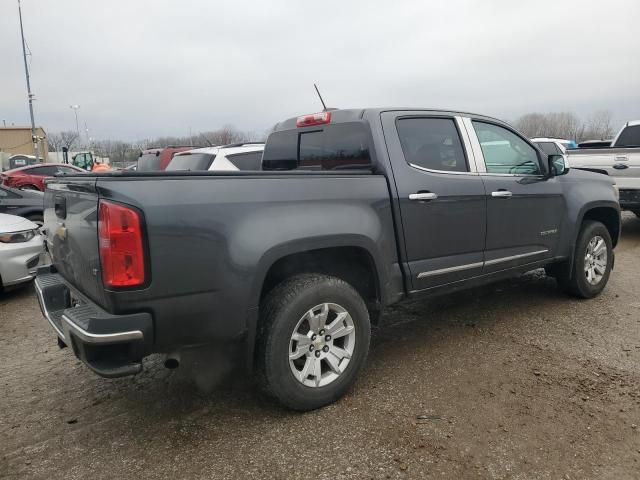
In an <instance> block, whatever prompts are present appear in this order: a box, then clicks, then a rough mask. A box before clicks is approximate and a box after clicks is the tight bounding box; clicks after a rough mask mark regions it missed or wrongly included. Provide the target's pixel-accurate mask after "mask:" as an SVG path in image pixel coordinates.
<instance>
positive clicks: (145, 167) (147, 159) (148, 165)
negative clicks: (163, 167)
mask: <svg viewBox="0 0 640 480" xmlns="http://www.w3.org/2000/svg"><path fill="white" fill-rule="evenodd" d="M136 170H137V171H138V172H155V171H157V170H160V155H156V154H155V153H145V154H144V155H140V158H138V168H137V169H136Z"/></svg>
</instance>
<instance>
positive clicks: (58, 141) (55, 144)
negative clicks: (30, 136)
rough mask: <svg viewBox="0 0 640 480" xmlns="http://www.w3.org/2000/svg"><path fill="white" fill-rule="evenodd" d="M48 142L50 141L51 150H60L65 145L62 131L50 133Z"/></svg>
mask: <svg viewBox="0 0 640 480" xmlns="http://www.w3.org/2000/svg"><path fill="white" fill-rule="evenodd" d="M47 142H48V143H49V151H50V152H60V151H62V147H63V146H64V141H63V140H62V134H61V133H49V134H48V135H47Z"/></svg>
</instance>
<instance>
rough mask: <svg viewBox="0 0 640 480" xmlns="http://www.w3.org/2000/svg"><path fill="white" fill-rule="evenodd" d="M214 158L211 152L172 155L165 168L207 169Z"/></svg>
mask: <svg viewBox="0 0 640 480" xmlns="http://www.w3.org/2000/svg"><path fill="white" fill-rule="evenodd" d="M214 158H216V156H215V155H214V154H211V153H183V154H180V155H176V156H175V157H173V160H171V163H169V165H168V166H167V170H209V167H210V166H211V163H212V162H213V159H214Z"/></svg>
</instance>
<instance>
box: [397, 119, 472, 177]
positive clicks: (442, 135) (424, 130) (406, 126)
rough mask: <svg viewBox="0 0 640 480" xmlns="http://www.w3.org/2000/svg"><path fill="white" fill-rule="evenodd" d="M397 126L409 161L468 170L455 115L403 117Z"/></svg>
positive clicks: (430, 165) (442, 169) (441, 167)
mask: <svg viewBox="0 0 640 480" xmlns="http://www.w3.org/2000/svg"><path fill="white" fill-rule="evenodd" d="M397 128H398V136H399V137H400V144H401V145H402V152H403V153H404V158H405V159H406V161H407V163H409V164H411V165H413V166H416V167H421V168H426V169H428V170H439V171H443V172H468V171H469V167H468V166H467V160H466V158H465V156H464V150H463V148H462V143H461V142H460V135H458V129H457V128H456V124H455V123H454V121H453V119H451V118H418V117H414V118H400V119H398V121H397Z"/></svg>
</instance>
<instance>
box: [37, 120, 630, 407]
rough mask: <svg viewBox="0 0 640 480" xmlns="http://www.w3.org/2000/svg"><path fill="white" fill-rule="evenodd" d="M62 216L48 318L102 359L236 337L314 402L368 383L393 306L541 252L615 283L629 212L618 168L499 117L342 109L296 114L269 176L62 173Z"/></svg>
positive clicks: (299, 401)
mask: <svg viewBox="0 0 640 480" xmlns="http://www.w3.org/2000/svg"><path fill="white" fill-rule="evenodd" d="M45 229H46V231H47V242H46V243H47V247H48V250H49V252H50V254H51V256H52V259H53V265H52V266H51V267H49V268H44V269H41V270H40V271H39V273H38V276H37V279H36V290H37V293H38V297H39V300H40V304H41V307H42V310H43V313H44V315H45V317H46V318H47V320H48V322H49V323H50V325H51V326H52V327H53V329H54V330H55V332H56V333H57V335H58V338H59V344H60V345H61V346H69V347H71V348H72V349H73V351H74V353H75V355H76V356H77V357H78V358H80V359H81V360H82V361H83V362H85V363H86V365H87V366H88V367H89V368H90V369H92V370H93V371H95V372H96V373H97V374H99V375H102V376H105V377H116V376H123V375H130V374H135V373H138V372H140V371H141V370H142V360H143V358H144V357H145V356H147V355H149V354H151V353H165V354H167V360H166V362H167V363H166V365H167V366H172V367H175V366H177V365H178V364H179V361H180V352H184V351H185V350H187V349H203V348H204V349H207V348H209V349H213V348H225V349H226V348H227V347H228V346H229V345H237V346H238V348H239V349H240V352H241V355H240V358H243V359H244V363H246V367H247V369H248V371H250V372H254V373H255V374H256V377H257V378H258V379H259V381H260V383H261V384H262V386H263V387H264V389H265V391H267V392H268V393H270V394H271V395H273V396H275V397H276V398H277V399H278V400H279V401H280V402H281V403H282V404H284V405H286V406H288V407H291V408H294V409H298V410H308V409H313V408H318V407H321V406H323V405H326V404H328V403H330V402H333V401H335V400H336V399H338V398H339V397H340V396H341V395H342V394H343V393H344V392H345V391H346V390H347V389H348V388H349V386H350V385H351V384H352V383H353V382H354V380H355V378H356V376H357V375H358V372H359V371H360V370H361V369H362V367H363V365H364V363H365V360H366V357H367V352H368V349H369V338H370V326H371V325H372V324H373V325H375V324H376V322H377V321H378V318H379V313H380V311H381V310H382V309H383V308H384V307H385V306H387V305H390V304H392V303H394V302H398V301H400V300H402V299H406V298H408V297H413V296H416V295H420V294H435V293H439V292H454V291H456V290H459V289H462V288H467V287H471V286H475V285H480V284H485V283H488V282H492V281H495V280H498V279H503V278H505V277H510V276H514V275H518V274H521V273H523V272H525V271H528V270H532V269H535V268H539V267H545V268H546V270H547V272H548V274H550V275H552V276H554V277H555V278H556V279H557V281H558V284H559V285H560V286H561V287H562V288H563V289H564V290H566V291H567V292H569V293H571V294H573V295H577V296H580V297H584V298H590V297H594V296H596V295H597V294H599V293H600V292H601V290H602V289H603V288H604V287H605V285H606V283H607V281H608V278H609V274H610V272H611V269H612V267H613V263H614V253H613V248H614V247H615V245H616V243H617V241H618V238H619V235H620V233H619V232H620V208H619V204H618V199H617V196H616V190H615V187H614V186H613V185H612V181H611V179H609V178H608V177H606V176H603V175H598V174H595V173H590V172H584V171H579V170H571V171H569V170H568V169H567V168H566V167H565V165H564V159H563V157H561V156H550V157H548V156H547V155H545V154H543V153H542V152H541V151H540V150H538V149H537V148H536V147H534V146H533V145H532V144H531V143H530V142H529V141H528V140H527V139H526V138H524V137H523V136H522V135H521V134H519V133H518V132H516V131H515V130H513V129H512V128H511V127H510V126H509V125H506V124H505V123H503V122H501V121H499V120H496V119H493V118H489V117H485V116H480V115H474V114H469V113H458V112H448V111H433V110H419V109H400V108H397V109H364V110H334V111H325V112H322V113H319V114H314V115H306V116H303V117H299V118H297V119H296V118H293V119H290V120H286V121H284V122H282V123H280V124H278V125H277V126H276V128H275V130H274V132H273V133H272V134H271V135H270V136H269V138H268V141H267V144H266V147H265V151H264V157H263V170H262V171H260V172H242V171H240V172H218V173H216V172H140V173H135V172H117V173H103V174H85V175H82V176H77V177H71V176H65V177H64V178H56V179H53V180H51V181H49V182H48V184H47V190H46V193H45ZM202 368H208V367H204V366H203V367H202ZM211 368H215V365H212V366H211Z"/></svg>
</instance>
